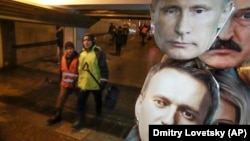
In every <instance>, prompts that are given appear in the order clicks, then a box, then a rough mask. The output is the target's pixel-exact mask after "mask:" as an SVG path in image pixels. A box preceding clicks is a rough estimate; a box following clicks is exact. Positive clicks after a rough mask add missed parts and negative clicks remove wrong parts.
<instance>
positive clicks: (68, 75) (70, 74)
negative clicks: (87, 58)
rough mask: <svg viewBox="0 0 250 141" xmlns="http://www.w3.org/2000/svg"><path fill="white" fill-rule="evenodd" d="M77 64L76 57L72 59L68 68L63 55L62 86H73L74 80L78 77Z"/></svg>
mask: <svg viewBox="0 0 250 141" xmlns="http://www.w3.org/2000/svg"><path fill="white" fill-rule="evenodd" d="M77 64H78V58H77V57H76V58H74V59H73V60H72V62H71V64H70V66H69V68H68V67H67V62H66V58H65V56H63V57H62V61H61V71H62V80H61V86H62V87H65V88H67V87H71V88H72V87H73V82H74V81H75V80H76V78H77V77H78V75H77V69H78V68H77Z"/></svg>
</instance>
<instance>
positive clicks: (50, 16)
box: [0, 0, 151, 28]
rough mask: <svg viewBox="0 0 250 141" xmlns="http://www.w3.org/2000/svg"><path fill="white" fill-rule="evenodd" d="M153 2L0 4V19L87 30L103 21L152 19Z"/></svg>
mask: <svg viewBox="0 0 250 141" xmlns="http://www.w3.org/2000/svg"><path fill="white" fill-rule="evenodd" d="M150 1H151V0H102V1H101V0H0V7H1V10H0V19H5V20H14V21H25V22H35V23H44V24H54V25H55V24H56V25H63V26H74V27H85V28H88V27H90V26H91V25H92V24H94V23H96V22H97V21H99V20H100V19H103V18H108V19H112V18H113V19H146V20H148V19H150V13H149V7H148V5H149V3H150Z"/></svg>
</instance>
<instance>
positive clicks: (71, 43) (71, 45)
mask: <svg viewBox="0 0 250 141" xmlns="http://www.w3.org/2000/svg"><path fill="white" fill-rule="evenodd" d="M64 48H73V49H74V48H75V46H74V43H73V42H71V41H68V42H66V43H65V45H64Z"/></svg>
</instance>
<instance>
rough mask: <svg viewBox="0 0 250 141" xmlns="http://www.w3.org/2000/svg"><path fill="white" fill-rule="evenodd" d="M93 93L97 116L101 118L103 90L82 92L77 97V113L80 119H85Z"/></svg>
mask: <svg viewBox="0 0 250 141" xmlns="http://www.w3.org/2000/svg"><path fill="white" fill-rule="evenodd" d="M90 93H92V94H93V95H94V99H95V104H96V106H95V108H96V116H97V117H98V116H101V114H102V91H101V90H86V91H83V90H80V91H79V92H78V95H77V111H78V116H79V119H80V120H82V119H83V118H85V115H86V113H87V101H88V97H89V94H90Z"/></svg>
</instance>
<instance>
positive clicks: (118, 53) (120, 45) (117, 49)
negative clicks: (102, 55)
mask: <svg viewBox="0 0 250 141" xmlns="http://www.w3.org/2000/svg"><path fill="white" fill-rule="evenodd" d="M121 49H122V43H116V45H115V51H116V55H121Z"/></svg>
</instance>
